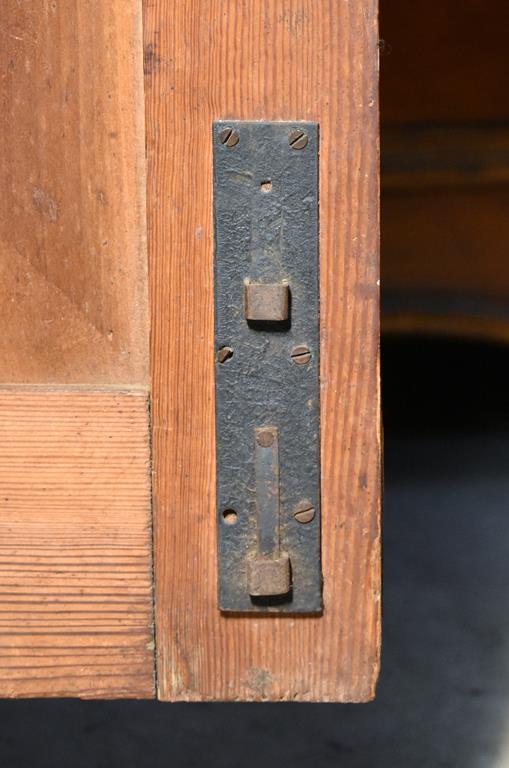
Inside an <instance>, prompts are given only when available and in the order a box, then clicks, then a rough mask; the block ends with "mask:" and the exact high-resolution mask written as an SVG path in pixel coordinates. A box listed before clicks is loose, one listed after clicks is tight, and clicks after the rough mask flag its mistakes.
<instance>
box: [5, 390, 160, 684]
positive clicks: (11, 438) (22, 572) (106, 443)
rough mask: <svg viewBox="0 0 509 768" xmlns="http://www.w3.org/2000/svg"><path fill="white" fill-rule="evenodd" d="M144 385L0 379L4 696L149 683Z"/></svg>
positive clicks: (150, 633) (149, 585)
mask: <svg viewBox="0 0 509 768" xmlns="http://www.w3.org/2000/svg"><path fill="white" fill-rule="evenodd" d="M149 473H150V465H149V429H148V404H147V398H146V395H145V394H143V393H139V394H128V393H108V392H95V393H94V392H86V391H76V392H62V391H47V390H38V389H30V390H27V391H23V392H20V391H18V390H15V389H14V390H9V389H3V390H0V488H1V489H2V490H1V495H0V697H8V696H31V697H32V696H81V697H94V698H110V697H119V698H124V697H149V696H153V695H154V650H153V631H152V630H153V620H152V619H153V617H152V571H151V555H150V550H151V518H150V481H149Z"/></svg>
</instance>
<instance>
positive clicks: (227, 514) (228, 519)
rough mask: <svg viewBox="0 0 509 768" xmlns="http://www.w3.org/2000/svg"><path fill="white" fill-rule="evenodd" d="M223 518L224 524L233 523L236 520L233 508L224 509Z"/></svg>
mask: <svg viewBox="0 0 509 768" xmlns="http://www.w3.org/2000/svg"><path fill="white" fill-rule="evenodd" d="M223 520H224V521H225V523H226V525H235V523H236V522H237V513H236V512H235V510H234V509H224V510H223Z"/></svg>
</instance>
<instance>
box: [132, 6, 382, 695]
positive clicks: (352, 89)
mask: <svg viewBox="0 0 509 768" xmlns="http://www.w3.org/2000/svg"><path fill="white" fill-rule="evenodd" d="M144 46H145V74H146V77H145V87H146V121H147V153H148V187H147V189H148V201H147V202H148V238H149V241H148V242H149V271H150V278H149V284H150V292H151V303H152V353H151V354H152V363H151V366H152V381H153V461H154V502H155V507H154V511H155V533H156V540H155V566H156V626H157V649H158V679H159V696H160V697H161V698H162V699H185V700H199V699H227V700H237V699H254V700H266V699H271V700H298V701H310V700H321V701H333V700H335V701H363V700H367V699H369V698H371V697H372V696H373V693H374V686H375V682H376V678H377V674H378V661H379V631H380V545H379V534H380V529H379V525H380V522H379V509H380V428H379V379H378V115H377V109H378V107H377V77H378V72H377V61H378V54H377V4H376V0H339V1H338V0H240V1H239V0H194V2H193V3H191V4H190V3H187V2H184V0H145V2H144ZM218 118H232V119H233V118H237V119H271V120H279V119H281V120H317V121H318V122H319V123H320V136H321V139H320V231H321V234H320V252H321V420H322V505H323V506H322V510H323V568H324V602H325V610H324V614H323V616H321V617H319V618H308V617H300V618H297V617H290V618H274V617H260V616H256V617H253V616H251V617H247V616H243V617H226V616H223V615H221V614H220V612H219V611H218V609H217V597H216V554H215V552H216V550H215V510H214V482H215V478H214V472H215V467H214V387H213V299H212V297H213V285H212V263H213V253H212V217H211V207H212V200H211V192H212V181H211V167H212V158H211V141H210V128H211V122H212V120H213V119H218Z"/></svg>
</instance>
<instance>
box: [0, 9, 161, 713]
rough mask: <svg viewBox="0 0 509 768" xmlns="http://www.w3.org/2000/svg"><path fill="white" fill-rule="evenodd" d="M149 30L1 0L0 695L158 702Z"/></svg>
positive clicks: (130, 12)
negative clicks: (144, 35) (146, 96)
mask: <svg viewBox="0 0 509 768" xmlns="http://www.w3.org/2000/svg"><path fill="white" fill-rule="evenodd" d="M141 31H142V30H141V1H140V0H111V2H107V3H105V2H102V1H101V0H65V2H64V1H62V0H38V2H32V1H29V2H18V0H5V2H3V3H2V21H1V40H2V44H1V46H0V62H1V66H2V78H1V81H0V104H1V107H2V113H1V119H0V181H1V188H2V194H1V196H0V306H1V314H2V333H1V334H0V488H1V492H0V697H7V696H81V697H88V698H90V697H95V698H110V697H119V698H122V697H150V696H153V695H154V642H153V600H152V542H151V507H150V504H151V493H150V439H149V403H148V302H147V259H146V219H145V157H144V103H143V56H142V39H141Z"/></svg>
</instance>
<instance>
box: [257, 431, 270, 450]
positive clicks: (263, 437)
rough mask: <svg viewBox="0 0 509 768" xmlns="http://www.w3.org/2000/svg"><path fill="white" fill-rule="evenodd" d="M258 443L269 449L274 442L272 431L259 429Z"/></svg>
mask: <svg viewBox="0 0 509 768" xmlns="http://www.w3.org/2000/svg"><path fill="white" fill-rule="evenodd" d="M256 442H257V443H258V445H260V446H261V447H262V448H269V446H271V445H272V443H273V442H274V433H273V432H272V430H270V429H259V430H258V431H257V433H256Z"/></svg>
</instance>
